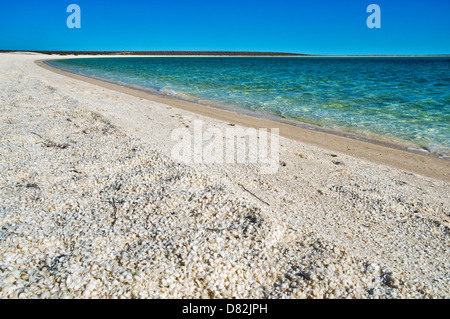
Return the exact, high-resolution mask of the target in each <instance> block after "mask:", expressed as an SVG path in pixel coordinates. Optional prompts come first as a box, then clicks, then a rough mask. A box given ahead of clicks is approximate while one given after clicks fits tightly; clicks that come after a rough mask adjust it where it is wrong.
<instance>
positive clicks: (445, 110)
mask: <svg viewBox="0 0 450 319" xmlns="http://www.w3.org/2000/svg"><path fill="white" fill-rule="evenodd" d="M47 63H48V64H50V65H52V66H54V67H58V68H60V69H64V70H66V71H70V72H73V73H81V74H84V75H88V76H93V77H97V78H102V79H105V80H108V81H113V82H117V83H119V84H122V85H130V86H139V87H142V88H145V89H150V90H152V91H156V92H158V93H159V94H165V95H171V96H175V97H178V98H181V99H186V100H191V101H194V102H198V103H202V104H208V105H213V106H218V107H225V108H227V107H228V108H233V109H234V110H236V109H237V110H239V109H242V110H251V111H255V112H257V113H261V114H270V115H271V116H278V117H282V118H288V119H292V120H296V121H299V122H304V123H310V124H314V125H319V126H322V127H325V128H331V129H334V130H337V131H340V132H343V133H350V134H356V135H358V136H361V137H367V138H375V139H380V140H385V141H392V142H395V143H400V144H404V145H406V146H409V147H413V148H418V149H421V150H423V151H430V152H433V153H436V154H437V155H439V156H441V157H446V158H449V157H450V58H447V57H436V58H434V57H433V58H431V57H430V58H429V57H426V58H406V57H402V58H384V57H377V58H367V57H364V58H350V57H348V58H331V57H317V58H316V57H308V58H298V57H293V58H290V57H289V58H287V57H282V58H281V57H274V58H272V57H242V58H241V57H142V58H128V57H120V58H89V59H63V60H52V61H47Z"/></svg>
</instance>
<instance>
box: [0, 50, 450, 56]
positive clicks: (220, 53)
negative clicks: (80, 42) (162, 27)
mask: <svg viewBox="0 0 450 319" xmlns="http://www.w3.org/2000/svg"><path fill="white" fill-rule="evenodd" d="M11 52H32V53H41V54H49V55H53V54H59V55H78V54H80V55H81V54H82V55H113V54H115V55H124V56H127V55H169V56H180V55H188V56H189V55H192V56H194V55H206V56H279V57H283V56H285V57H296V56H297V57H302V56H303V57H423V56H439V57H442V56H445V57H446V56H450V54H305V53H290V52H271V51H178V50H164V51H163V50H159V51H130V50H123V51H120V50H104V51H94V50H85V51H84V50H80V51H73V50H0V53H11Z"/></svg>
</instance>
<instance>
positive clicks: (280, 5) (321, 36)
mask: <svg viewBox="0 0 450 319" xmlns="http://www.w3.org/2000/svg"><path fill="white" fill-rule="evenodd" d="M72 3H75V4H78V5H79V6H80V7H81V29H69V28H68V27H67V25H66V19H67V17H68V16H69V13H67V12H66V8H67V6H68V5H69V4H72ZM372 3H375V4H378V5H379V6H380V8H381V29H369V28H368V27H367V25H366V19H367V17H368V16H369V13H367V12H366V8H367V6H368V5H369V4H372ZM449 16H450V1H449V0H409V1H408V0H369V1H365V0H278V1H273V0H272V1H268V0H240V1H237V0H226V1H225V0H220V1H218V0H164V1H155V0H147V1H144V0H127V1H105V0H102V1H94V0H69V1H64V0H54V1H45V0H44V1H29V0H26V1H21V0H2V1H1V2H0V49H6V50H100V51H104V50H133V51H137V50H211V51H216V50H217V51H277V52H295V53H307V54H450V19H449V18H448V17H449Z"/></svg>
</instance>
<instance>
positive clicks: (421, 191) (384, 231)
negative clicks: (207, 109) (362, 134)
mask: <svg viewBox="0 0 450 319" xmlns="http://www.w3.org/2000/svg"><path fill="white" fill-rule="evenodd" d="M53 58H58V57H56V56H47V55H41V54H24V53H14V54H13V53H1V54H0V132H1V133H0V139H1V143H0V168H1V170H0V297H1V298H433V297H436V298H449V297H450V271H449V270H450V251H449V249H450V248H449V247H450V243H449V239H450V230H449V227H450V199H449V194H450V184H449V180H450V174H449V171H450V165H449V163H450V162H449V161H446V160H441V159H436V158H432V157H430V156H426V155H421V154H415V153H408V152H404V151H401V150H396V149H392V150H391V149H389V148H388V147H385V146H381V145H372V144H370V143H365V142H361V141H356V140H351V139H345V138H344V137H336V136H333V135H331V134H326V133H314V132H308V133H305V136H306V134H316V135H314V136H315V137H317V136H325V137H326V139H329V140H328V141H335V140H336V143H334V147H333V146H332V145H331V146H330V147H329V148H327V146H326V145H328V144H330V142H328V144H327V142H325V141H324V142H323V146H320V145H318V144H320V143H319V142H320V138H318V139H317V142H314V143H313V142H311V143H310V142H308V141H310V140H307V141H302V137H301V136H300V135H299V134H298V133H296V134H297V135H296V136H297V138H292V139H290V138H288V137H290V135H289V134H288V133H286V132H287V131H286V130H285V133H284V134H283V133H282V134H281V137H280V163H281V164H282V165H280V167H279V169H278V172H277V173H276V174H272V175H264V174H259V172H258V169H257V164H245V165H244V164H226V165H225V164H223V165H218V164H217V165H215V164H195V165H194V164H192V165H187V164H180V163H177V162H176V161H174V160H173V159H172V158H171V150H172V147H173V145H174V141H172V140H171V132H172V131H173V130H174V129H176V128H192V123H193V122H194V120H201V121H203V123H204V124H205V125H206V126H207V127H215V128H219V129H220V130H225V129H226V128H227V127H230V124H232V125H240V124H241V123H242V122H240V118H243V117H242V116H240V115H239V114H236V115H235V117H234V118H230V119H233V120H234V119H235V120H236V122H231V121H230V120H228V121H226V120H225V119H224V117H223V116H217V117H216V118H213V117H208V116H205V115H202V114H198V113H195V112H190V111H189V110H187V109H182V108H178V107H176V103H177V102H174V105H175V106H174V105H171V104H170V101H169V102H167V103H168V104H164V103H161V101H157V100H153V101H152V100H149V99H147V98H144V97H140V96H138V95H137V94H136V95H131V94H126V90H124V91H118V90H112V89H109V88H108V87H105V86H98V85H95V84H93V83H88V82H86V81H80V80H79V79H77V78H73V77H67V76H65V75H62V74H57V73H55V72H52V71H50V70H47V69H44V68H42V67H41V66H39V65H37V64H36V63H35V61H37V60H42V59H53ZM66 58H67V57H66ZM199 108H201V106H199ZM242 121H243V120H242ZM244 122H245V121H244ZM252 123H255V124H254V125H255V126H258V125H259V124H258V123H261V122H258V120H255V122H252ZM266 127H267V126H266ZM317 134H323V135H317ZM292 137H293V136H292ZM338 139H339V141H341V142H339V141H338ZM311 141H312V140H311ZM339 143H341V144H339ZM342 143H348V145H347V144H345V145H346V146H345V148H344V147H343V146H342V145H344V144H342ZM341 147H342V151H339V149H340V148H341ZM353 147H354V148H355V150H354V153H352V152H353V150H351V149H352V148H353ZM364 147H367V149H370V150H371V151H370V152H369V153H368V152H366V151H364V150H362V149H363V148H364ZM344 149H345V151H344ZM352 154H353V155H354V156H352ZM364 154H366V155H364ZM374 154H375V155H374ZM378 154H379V156H380V157H379V158H378ZM395 163H398V165H397V164H395ZM386 164H389V165H386Z"/></svg>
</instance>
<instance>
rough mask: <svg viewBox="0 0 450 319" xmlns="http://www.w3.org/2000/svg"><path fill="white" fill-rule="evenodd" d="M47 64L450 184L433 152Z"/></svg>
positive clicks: (447, 168) (448, 169) (447, 166)
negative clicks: (202, 102) (226, 107)
mask: <svg viewBox="0 0 450 319" xmlns="http://www.w3.org/2000/svg"><path fill="white" fill-rule="evenodd" d="M86 57H88V56H86ZM44 61H45V60H37V61H36V63H37V64H38V65H39V66H41V67H43V68H46V69H48V70H51V71H53V72H56V73H58V74H62V75H65V76H69V77H73V78H75V79H78V80H82V81H86V82H88V83H91V84H95V85H98V86H102V87H105V88H108V89H111V90H116V91H119V92H123V93H126V94H129V95H133V96H136V97H140V98H145V99H148V100H150V101H154V102H158V103H163V104H167V105H171V106H175V107H177V108H181V109H184V110H187V111H190V112H194V113H196V114H199V115H203V116H208V117H211V118H215V119H219V120H222V121H228V122H230V123H234V124H237V125H241V126H244V127H253V128H274V127H277V128H279V129H280V134H281V135H282V136H284V137H287V138H289V139H293V140H297V141H299V142H304V143H308V144H312V145H314V146H318V147H321V148H325V149H328V150H331V151H337V152H342V153H344V154H347V155H350V156H354V157H358V158H362V159H365V160H369V161H371V162H374V163H378V164H383V165H389V166H392V167H396V168H399V169H403V170H407V171H410V172H414V173H417V174H421V175H425V176H428V177H432V178H437V179H442V180H444V181H447V182H448V181H450V163H449V161H448V160H442V159H439V158H437V156H435V154H432V153H429V154H423V152H420V151H413V150H408V149H407V147H406V146H402V145H396V144H393V143H389V142H381V141H379V140H370V139H367V138H363V137H357V136H355V138H349V137H347V136H348V135H351V134H345V133H341V132H338V131H332V130H327V129H324V128H320V127H314V126H313V125H309V124H308V126H310V127H311V128H313V130H310V129H307V128H304V127H301V126H296V125H295V122H294V121H289V120H286V121H285V123H283V122H282V121H283V120H282V119H280V120H278V121H277V120H272V119H265V118H261V117H258V115H257V114H255V115H253V116H252V115H251V114H242V113H241V114H237V113H235V112H232V111H229V110H224V109H218V108H214V107H208V106H206V105H199V104H196V103H192V102H189V101H183V100H180V99H176V98H171V97H164V96H161V95H155V94H151V93H149V92H145V91H143V90H139V89H133V88H130V87H125V86H122V85H119V84H115V83H111V82H107V81H102V80H99V79H94V78H91V77H87V76H83V75H79V74H74V73H71V72H67V71H64V70H61V69H58V68H54V67H52V66H50V65H48V64H46V63H44ZM299 124H301V123H299Z"/></svg>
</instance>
